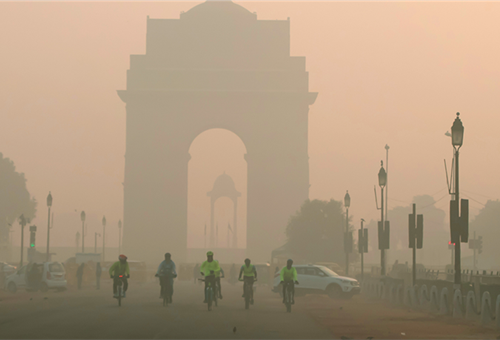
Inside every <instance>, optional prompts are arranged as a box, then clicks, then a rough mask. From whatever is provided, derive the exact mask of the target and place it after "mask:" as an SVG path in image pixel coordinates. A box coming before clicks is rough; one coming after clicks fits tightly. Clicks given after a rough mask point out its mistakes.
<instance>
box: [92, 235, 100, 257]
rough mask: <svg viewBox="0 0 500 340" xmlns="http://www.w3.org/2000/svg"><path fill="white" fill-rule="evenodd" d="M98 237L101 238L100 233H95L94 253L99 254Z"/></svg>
mask: <svg viewBox="0 0 500 340" xmlns="http://www.w3.org/2000/svg"><path fill="white" fill-rule="evenodd" d="M97 236H101V234H99V233H98V232H96V233H95V241H94V253H96V254H97Z"/></svg>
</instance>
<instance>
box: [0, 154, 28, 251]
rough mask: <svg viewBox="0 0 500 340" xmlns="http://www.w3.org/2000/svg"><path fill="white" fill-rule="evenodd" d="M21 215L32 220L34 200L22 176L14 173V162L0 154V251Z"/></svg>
mask: <svg viewBox="0 0 500 340" xmlns="http://www.w3.org/2000/svg"><path fill="white" fill-rule="evenodd" d="M21 214H24V217H26V219H33V218H34V217H35V214H36V200H35V199H34V198H31V197H30V194H29V192H28V189H27V188H26V178H25V177H24V174H23V173H19V172H16V167H15V166H14V162H13V161H11V160H10V159H9V158H5V157H3V154H2V153H0V249H2V250H3V249H5V248H4V247H6V246H7V245H8V243H9V231H10V228H11V225H12V224H13V223H14V222H15V221H16V219H17V218H18V217H19V216H21ZM4 256H5V254H4Z"/></svg>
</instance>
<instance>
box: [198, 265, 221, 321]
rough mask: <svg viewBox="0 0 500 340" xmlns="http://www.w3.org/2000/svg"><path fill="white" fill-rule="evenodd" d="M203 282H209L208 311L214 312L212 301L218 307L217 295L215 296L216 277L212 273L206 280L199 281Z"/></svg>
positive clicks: (206, 297)
mask: <svg viewBox="0 0 500 340" xmlns="http://www.w3.org/2000/svg"><path fill="white" fill-rule="evenodd" d="M198 280H200V281H203V282H207V287H206V289H205V300H206V301H207V306H208V311H209V312H210V311H211V310H212V301H213V303H214V305H215V307H217V294H215V289H214V286H215V275H213V272H211V273H210V275H209V276H206V277H205V279H198Z"/></svg>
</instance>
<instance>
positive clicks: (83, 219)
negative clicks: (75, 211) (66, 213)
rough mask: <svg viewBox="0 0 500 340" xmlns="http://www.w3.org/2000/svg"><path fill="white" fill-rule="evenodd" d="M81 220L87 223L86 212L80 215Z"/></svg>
mask: <svg viewBox="0 0 500 340" xmlns="http://www.w3.org/2000/svg"><path fill="white" fill-rule="evenodd" d="M80 218H81V220H82V222H85V211H83V210H82V213H81V214H80Z"/></svg>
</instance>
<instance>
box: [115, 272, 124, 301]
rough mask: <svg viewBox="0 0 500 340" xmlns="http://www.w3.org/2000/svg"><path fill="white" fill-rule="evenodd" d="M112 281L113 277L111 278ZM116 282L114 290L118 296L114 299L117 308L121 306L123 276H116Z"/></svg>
mask: <svg viewBox="0 0 500 340" xmlns="http://www.w3.org/2000/svg"><path fill="white" fill-rule="evenodd" d="M113 279H114V277H113ZM117 281H118V282H116V289H117V292H118V296H117V297H116V299H117V300H118V307H121V305H122V285H123V275H118V280H117Z"/></svg>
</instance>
